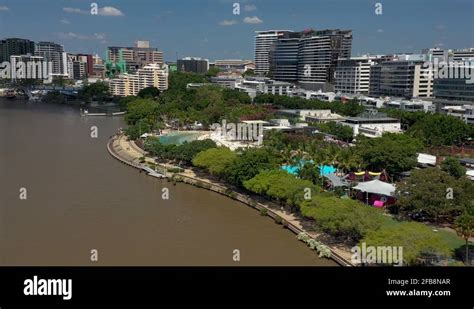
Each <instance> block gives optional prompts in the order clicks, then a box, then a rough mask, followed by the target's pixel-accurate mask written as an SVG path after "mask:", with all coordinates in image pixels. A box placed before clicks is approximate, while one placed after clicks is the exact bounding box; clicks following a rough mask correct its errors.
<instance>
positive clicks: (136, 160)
mask: <svg viewBox="0 0 474 309" xmlns="http://www.w3.org/2000/svg"><path fill="white" fill-rule="evenodd" d="M107 149H108V151H109V153H110V154H111V155H112V156H113V157H114V158H116V159H117V160H119V161H121V162H123V163H125V164H127V165H129V166H132V167H135V168H138V169H143V165H142V164H141V163H140V158H142V157H145V163H152V164H156V162H155V161H154V159H153V158H150V157H147V156H146V155H147V153H146V152H145V151H144V150H143V149H141V148H140V147H138V146H137V145H136V144H135V142H134V141H130V140H128V139H127V137H126V136H124V135H123V134H120V135H116V136H114V137H112V138H111V139H110V140H109V142H108V144H107ZM160 166H161V167H163V168H164V169H168V168H175V167H176V166H174V165H170V164H160ZM162 174H163V175H164V176H166V177H168V178H171V179H176V178H177V177H179V178H180V180H181V181H183V182H185V183H189V184H193V185H197V186H200V187H203V188H206V189H208V190H211V191H214V192H217V193H221V194H224V195H227V196H229V194H228V192H229V191H230V190H231V188H229V187H228V186H226V185H225V184H223V183H220V182H216V181H213V180H210V179H208V178H204V177H201V176H199V175H197V174H196V173H195V172H194V171H193V170H191V169H183V170H182V172H179V173H169V172H162ZM152 176H153V175H152ZM232 198H233V199H235V200H238V201H240V202H242V203H244V204H246V205H248V206H251V207H253V208H255V209H257V210H262V209H265V210H266V212H267V215H268V216H270V217H271V218H273V219H276V218H278V217H279V218H281V219H282V220H283V221H284V222H285V226H286V227H287V228H288V229H289V230H291V231H292V232H294V233H295V234H299V233H306V234H307V235H309V236H310V237H312V238H314V239H316V240H318V239H320V238H321V236H322V234H320V233H317V232H314V231H308V230H307V229H305V227H304V226H303V222H302V220H301V218H300V217H298V216H296V215H295V214H293V213H291V212H288V211H286V210H284V209H283V208H282V207H279V206H278V205H276V204H274V203H271V202H262V201H257V200H256V199H253V198H252V197H250V196H249V195H247V194H242V193H237V192H235V194H233V195H232ZM318 241H319V240H318ZM327 246H328V247H329V249H330V250H331V258H332V259H333V260H334V261H336V262H337V263H338V264H340V265H342V266H355V265H354V264H352V262H351V255H352V253H351V252H350V250H349V249H350V248H348V247H344V246H338V245H333V244H331V245H327Z"/></svg>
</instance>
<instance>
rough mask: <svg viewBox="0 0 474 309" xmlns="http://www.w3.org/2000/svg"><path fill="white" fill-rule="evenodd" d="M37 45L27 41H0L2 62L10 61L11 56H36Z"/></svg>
mask: <svg viewBox="0 0 474 309" xmlns="http://www.w3.org/2000/svg"><path fill="white" fill-rule="evenodd" d="M34 53H35V43H34V42H33V41H30V40H26V39H19V38H8V39H4V40H0V62H4V61H10V56H21V55H34Z"/></svg>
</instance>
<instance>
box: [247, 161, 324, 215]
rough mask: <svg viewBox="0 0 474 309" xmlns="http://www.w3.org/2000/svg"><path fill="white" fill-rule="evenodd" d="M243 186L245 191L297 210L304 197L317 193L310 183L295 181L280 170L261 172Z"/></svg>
mask: <svg viewBox="0 0 474 309" xmlns="http://www.w3.org/2000/svg"><path fill="white" fill-rule="evenodd" d="M243 184H244V187H245V188H246V189H247V190H250V191H252V192H255V193H258V194H261V195H266V196H268V197H270V198H273V199H276V200H278V201H279V202H282V203H285V204H287V205H289V206H290V207H292V208H298V207H299V205H300V204H301V202H302V201H304V199H305V195H308V194H316V192H317V191H318V188H317V187H316V186H315V185H314V184H313V183H312V182H311V181H308V180H304V179H297V178H295V177H294V176H293V175H290V174H288V173H287V172H285V171H282V170H264V171H261V172H260V173H258V174H257V175H256V176H255V177H253V178H252V179H249V180H247V181H244V183H243ZM308 190H309V191H308Z"/></svg>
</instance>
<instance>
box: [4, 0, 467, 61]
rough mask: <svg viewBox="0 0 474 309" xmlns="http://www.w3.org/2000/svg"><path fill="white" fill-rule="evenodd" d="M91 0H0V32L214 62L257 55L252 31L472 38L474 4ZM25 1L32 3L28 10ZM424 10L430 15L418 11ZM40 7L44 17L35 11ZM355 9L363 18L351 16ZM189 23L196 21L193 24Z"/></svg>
mask: <svg viewBox="0 0 474 309" xmlns="http://www.w3.org/2000/svg"><path fill="white" fill-rule="evenodd" d="M91 3H93V2H89V1H82V0H75V1H56V2H54V3H50V2H47V1H43V0H40V1H30V0H22V1H10V0H3V1H0V27H1V28H2V30H3V33H2V36H3V37H4V38H6V37H20V38H26V39H30V40H33V41H35V42H38V41H53V42H56V43H60V44H63V45H64V47H65V49H66V50H67V51H68V52H74V53H92V54H98V55H99V56H101V57H104V54H105V51H106V49H107V47H108V46H133V44H134V42H135V41H137V40H149V41H150V45H151V46H152V47H156V48H158V49H159V50H162V51H163V52H164V57H165V60H166V61H174V60H176V58H178V59H179V58H182V57H186V56H193V57H203V58H208V59H210V60H211V61H213V60H216V59H224V58H228V59H230V58H233V59H253V58H254V36H255V31H264V30H271V29H288V30H293V31H301V30H304V29H308V28H314V29H318V30H323V29H337V28H339V29H350V30H352V31H353V46H352V56H358V55H361V54H366V53H370V54H383V53H403V52H407V53H418V52H420V51H421V49H423V48H429V47H440V48H467V47H470V46H472V45H474V35H473V30H472V27H470V18H469V16H470V14H471V13H472V8H473V3H472V2H471V1H468V0H456V1H451V2H449V3H446V2H444V3H441V1H418V2H416V3H411V2H408V1H396V2H395V1H384V2H383V3H382V14H381V15H376V14H375V4H376V3H377V1H366V0H363V1H362V0H361V1H345V0H341V1H334V2H329V1H306V0H295V1H293V4H294V5H292V7H291V8H287V9H285V10H281V9H278V8H279V7H281V5H283V2H282V1H279V0H277V1H271V2H270V1H265V0H260V1H258V0H255V1H240V2H239V1H228V0H203V1H195V2H194V1H192V2H191V1H178V2H176V1H174V2H173V1H168V0H166V1H148V0H142V1H137V2H136V3H130V2H128V3H127V2H126V1H100V2H97V5H98V15H91V12H90V10H91ZM183 3H185V5H183ZM234 3H239V4H240V14H239V15H234V14H233V13H234V12H235V11H234V6H233V4H234ZM25 5H27V6H28V7H29V8H30V9H29V10H25V9H24V7H25ZM407 5H409V8H410V9H407ZM453 7H456V8H461V7H465V8H466V9H465V10H453V9H452V8H453ZM420 11H425V12H426V14H418V13H419V12H420ZM19 12H21V14H19ZM38 12H40V15H42V16H44V17H43V18H42V17H38ZM357 16H359V17H360V18H354V17H357ZM38 20H40V25H39V26H38ZM401 20H402V21H403V22H402V23H400V21H401ZM192 24H198V25H199V27H193V28H191V27H190V26H189V25H192ZM415 28H416V29H417V31H413V30H414V29H415ZM460 29H464V30H463V31H460ZM401 33H403V35H400V34H401Z"/></svg>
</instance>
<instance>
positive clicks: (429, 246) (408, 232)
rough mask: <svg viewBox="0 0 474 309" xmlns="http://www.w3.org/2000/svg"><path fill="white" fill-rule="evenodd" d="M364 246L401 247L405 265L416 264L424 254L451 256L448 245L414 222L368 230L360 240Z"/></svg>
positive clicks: (426, 228)
mask: <svg viewBox="0 0 474 309" xmlns="http://www.w3.org/2000/svg"><path fill="white" fill-rule="evenodd" d="M361 243H365V244H366V246H375V247H377V246H390V247H402V248H403V249H402V250H403V260H404V263H405V264H406V265H414V264H417V263H418V258H420V257H421V256H423V254H426V253H434V254H436V255H439V256H450V255H451V254H452V252H451V249H450V248H449V245H448V244H447V243H446V242H445V241H444V240H443V239H442V238H441V237H440V236H439V234H437V233H436V232H434V231H432V230H431V229H430V228H429V227H427V226H425V225H423V224H420V223H416V222H402V223H398V224H391V225H385V226H383V227H381V228H380V229H378V230H370V231H368V233H367V235H366V236H365V237H364V238H363V239H362V240H361Z"/></svg>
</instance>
